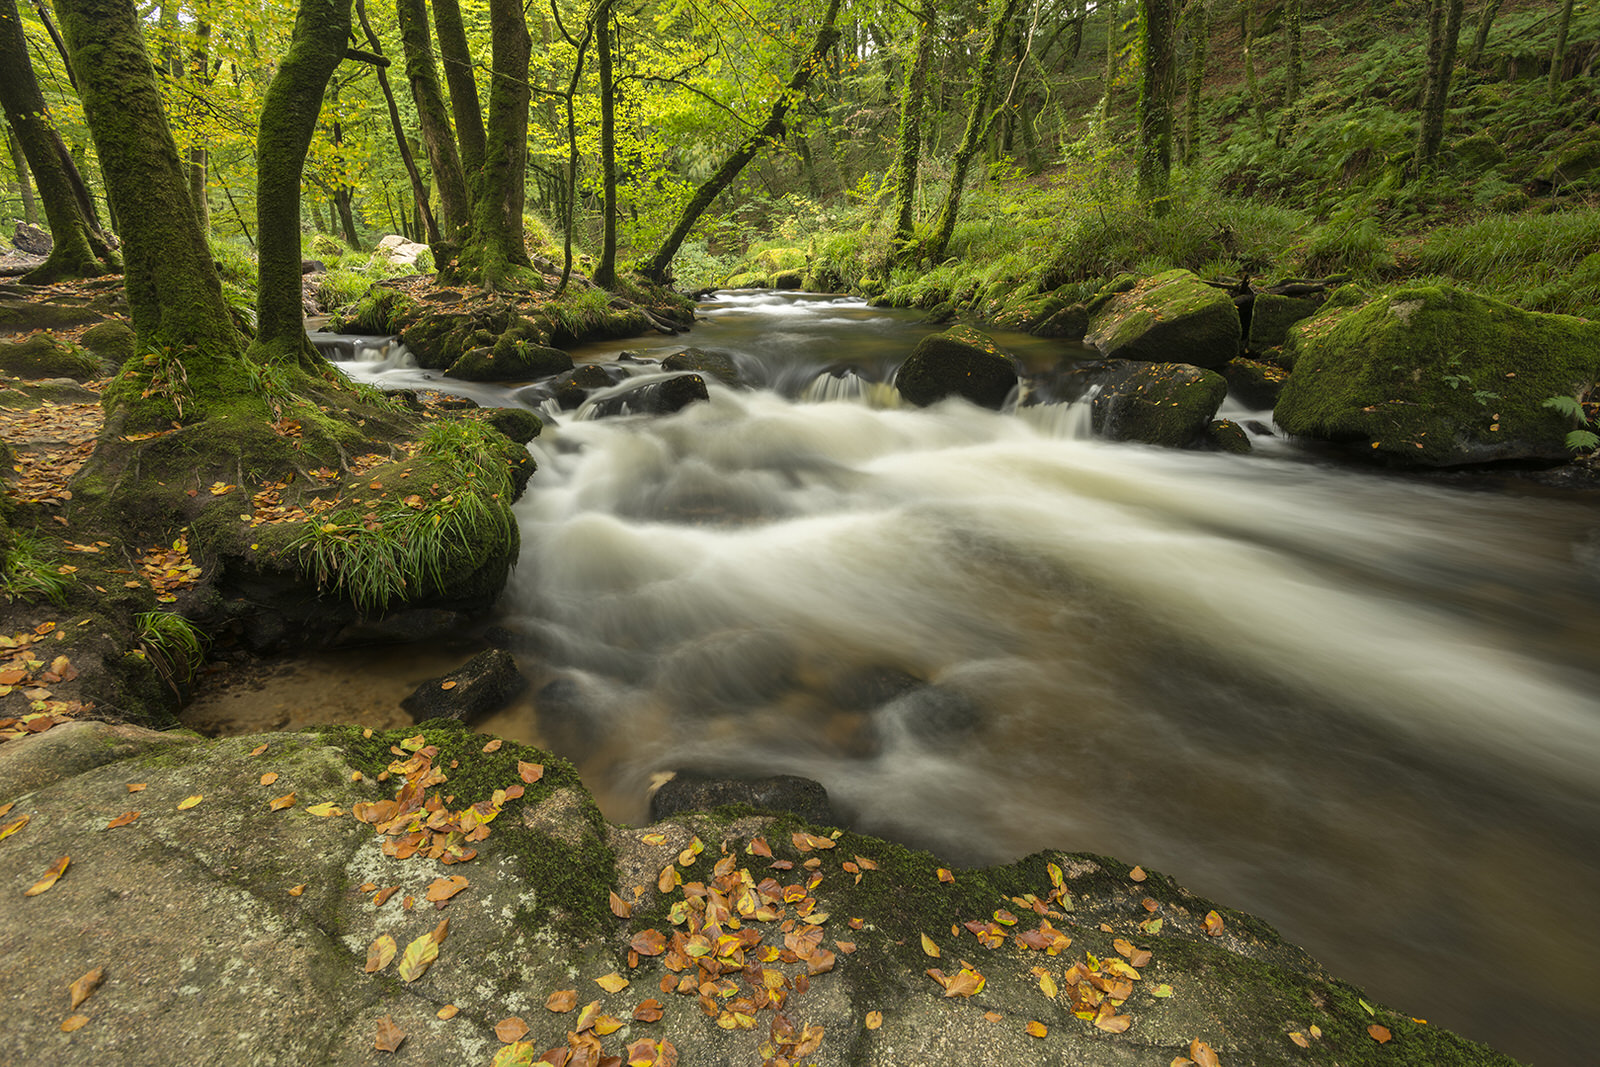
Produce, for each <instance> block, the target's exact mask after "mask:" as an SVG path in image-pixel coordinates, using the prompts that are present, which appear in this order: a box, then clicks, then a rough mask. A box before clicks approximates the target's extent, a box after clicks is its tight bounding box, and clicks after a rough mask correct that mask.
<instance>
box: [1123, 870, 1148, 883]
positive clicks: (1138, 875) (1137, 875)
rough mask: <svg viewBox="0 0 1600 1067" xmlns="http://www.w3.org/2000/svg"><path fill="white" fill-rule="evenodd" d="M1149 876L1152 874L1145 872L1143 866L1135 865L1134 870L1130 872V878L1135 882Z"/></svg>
mask: <svg viewBox="0 0 1600 1067" xmlns="http://www.w3.org/2000/svg"><path fill="white" fill-rule="evenodd" d="M1148 877H1150V876H1149V875H1148V874H1145V873H1144V868H1143V867H1135V868H1134V869H1133V870H1131V871H1129V872H1128V878H1129V879H1130V880H1132V881H1135V882H1142V881H1144V880H1145V879H1146V878H1148Z"/></svg>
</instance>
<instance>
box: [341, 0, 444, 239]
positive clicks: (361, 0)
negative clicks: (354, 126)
mask: <svg viewBox="0 0 1600 1067" xmlns="http://www.w3.org/2000/svg"><path fill="white" fill-rule="evenodd" d="M355 8H356V17H357V18H359V19H360V21H361V32H362V33H363V34H365V35H366V38H367V47H368V48H370V49H371V50H372V54H373V55H374V56H376V57H377V58H378V60H380V62H376V63H373V64H372V66H373V70H374V71H375V73H376V74H377V77H378V88H379V89H381V90H382V91H383V100H384V103H385V104H387V105H388V108H389V128H390V129H391V130H393V131H394V147H395V151H396V152H398V153H399V154H400V162H401V163H402V164H404V165H405V168H406V176H407V177H408V178H409V179H410V180H411V197H412V201H413V203H415V204H416V206H417V211H416V212H415V214H416V215H417V216H418V219H419V221H418V224H417V225H416V226H412V227H410V232H409V233H407V234H406V237H407V238H408V239H410V240H426V241H427V242H428V243H429V244H430V245H436V244H438V243H439V241H440V238H439V227H438V225H437V224H436V223H435V222H434V221H433V212H432V211H431V210H429V208H428V192H427V187H426V186H425V185H423V183H422V173H421V172H420V171H418V170H417V161H416V158H415V157H413V156H412V154H411V140H410V138H408V137H407V136H406V128H405V125H404V124H403V123H402V122H401V121H400V106H399V105H398V104H397V103H395V99H394V89H393V88H391V87H390V85H389V74H388V72H387V71H386V70H384V68H385V67H386V66H388V64H389V61H388V60H387V59H384V56H383V45H382V44H381V43H380V42H379V41H378V35H377V34H375V33H373V32H372V23H371V22H370V21H368V19H367V4H366V0H355ZM423 26H424V28H426V26H427V24H426V23H424V24H423ZM428 59H429V66H430V68H431V67H432V59H433V57H432V55H429V57H428ZM434 89H435V91H437V89H438V86H437V85H435V86H434ZM400 214H401V216H402V217H406V216H408V215H410V214H411V212H407V211H406V210H405V209H404V207H403V206H402V208H401V212H400ZM407 222H408V223H409V222H410V219H409V218H407ZM424 222H425V223H426V228H424V226H423V225H422V223H424Z"/></svg>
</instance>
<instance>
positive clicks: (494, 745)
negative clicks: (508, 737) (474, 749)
mask: <svg viewBox="0 0 1600 1067" xmlns="http://www.w3.org/2000/svg"><path fill="white" fill-rule="evenodd" d="M503 744H505V741H503V740H501V739H500V738H498V737H497V738H495V739H494V740H493V741H490V742H489V743H488V744H487V745H484V746H483V751H485V752H498V751H500V746H501V745H503Z"/></svg>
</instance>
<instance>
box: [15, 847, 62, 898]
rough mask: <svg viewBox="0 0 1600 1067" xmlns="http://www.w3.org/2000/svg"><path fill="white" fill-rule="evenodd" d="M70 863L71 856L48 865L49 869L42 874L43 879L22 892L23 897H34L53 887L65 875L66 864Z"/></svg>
mask: <svg viewBox="0 0 1600 1067" xmlns="http://www.w3.org/2000/svg"><path fill="white" fill-rule="evenodd" d="M71 862H72V857H71V856H62V857H61V858H60V859H58V860H56V861H55V862H54V863H52V864H51V865H50V869H49V870H48V871H45V872H44V877H42V878H40V879H39V880H38V881H37V882H35V883H33V885H32V886H31V887H29V888H28V889H26V890H24V891H23V893H22V895H23V896H25V897H36V896H38V895H39V894H40V893H43V892H44V891H45V890H46V889H49V888H50V887H51V886H53V885H55V884H56V881H57V880H58V879H59V878H60V877H61V876H62V875H63V874H66V873H67V864H69V863H71Z"/></svg>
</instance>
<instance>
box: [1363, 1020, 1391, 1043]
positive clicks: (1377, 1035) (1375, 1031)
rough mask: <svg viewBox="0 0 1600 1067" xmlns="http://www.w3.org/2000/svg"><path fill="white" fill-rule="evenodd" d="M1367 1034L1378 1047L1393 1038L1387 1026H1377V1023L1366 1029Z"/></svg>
mask: <svg viewBox="0 0 1600 1067" xmlns="http://www.w3.org/2000/svg"><path fill="white" fill-rule="evenodd" d="M1367 1034H1368V1035H1369V1036H1370V1037H1371V1038H1372V1040H1374V1041H1376V1042H1377V1043H1378V1044H1380V1045H1382V1044H1385V1043H1386V1042H1388V1040H1389V1039H1390V1038H1391V1037H1393V1036H1394V1035H1393V1034H1391V1033H1389V1028H1388V1027H1387V1026H1379V1025H1378V1024H1377V1023H1373V1024H1372V1025H1371V1026H1369V1027H1367Z"/></svg>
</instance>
